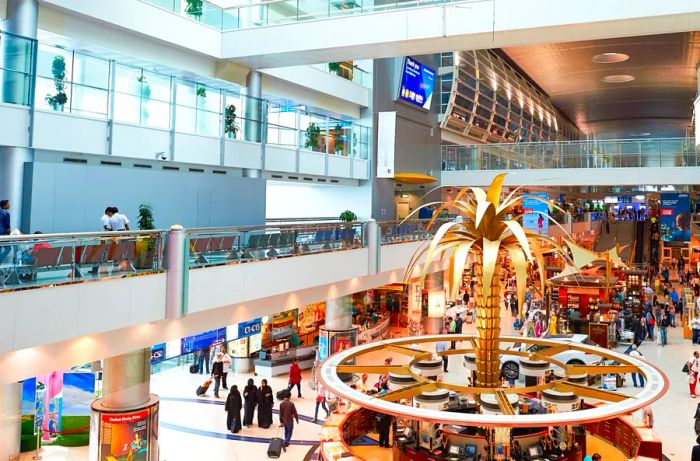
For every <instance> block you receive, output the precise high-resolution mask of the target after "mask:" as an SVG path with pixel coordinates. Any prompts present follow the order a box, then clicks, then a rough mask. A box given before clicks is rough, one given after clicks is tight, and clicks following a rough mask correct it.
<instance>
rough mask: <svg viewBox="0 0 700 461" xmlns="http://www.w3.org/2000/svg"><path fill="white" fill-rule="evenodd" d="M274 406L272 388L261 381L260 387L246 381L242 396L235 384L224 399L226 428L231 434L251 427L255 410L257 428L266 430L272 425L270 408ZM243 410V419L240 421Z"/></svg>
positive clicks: (253, 382) (251, 380) (250, 380)
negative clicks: (256, 411) (256, 412)
mask: <svg viewBox="0 0 700 461" xmlns="http://www.w3.org/2000/svg"><path fill="white" fill-rule="evenodd" d="M274 404H275V400H274V397H273V395H272V388H271V387H270V386H269V385H268V384H267V380H266V379H263V380H262V381H261V382H260V386H259V387H258V386H256V385H255V381H253V379H252V378H251V379H249V380H248V384H247V385H246V386H245V387H244V388H243V395H241V393H240V391H239V390H238V386H236V385H235V384H234V385H233V386H231V390H230V391H229V393H228V397H227V398H226V405H225V407H224V409H225V410H226V427H227V428H228V429H229V430H230V431H231V432H232V433H234V434H235V433H237V432H240V431H241V430H242V429H243V427H250V426H252V425H253V417H254V414H255V409H256V408H257V410H258V426H259V427H261V428H263V429H267V428H269V427H270V426H271V425H272V407H273V406H274ZM241 410H243V419H241Z"/></svg>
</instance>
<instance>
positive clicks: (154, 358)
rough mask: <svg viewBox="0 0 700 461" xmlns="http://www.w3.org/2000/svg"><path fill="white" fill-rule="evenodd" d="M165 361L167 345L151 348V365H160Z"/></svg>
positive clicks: (161, 344)
mask: <svg viewBox="0 0 700 461" xmlns="http://www.w3.org/2000/svg"><path fill="white" fill-rule="evenodd" d="M163 360H165V343H160V344H156V345H155V346H152V347H151V364H155V363H160V362H162V361H163Z"/></svg>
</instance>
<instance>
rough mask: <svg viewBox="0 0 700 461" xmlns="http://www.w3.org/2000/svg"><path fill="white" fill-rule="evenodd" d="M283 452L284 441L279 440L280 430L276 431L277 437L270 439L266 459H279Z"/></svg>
mask: <svg viewBox="0 0 700 461" xmlns="http://www.w3.org/2000/svg"><path fill="white" fill-rule="evenodd" d="M282 450H284V440H282V439H281V438H280V430H279V428H278V429H277V436H276V437H273V438H271V439H270V444H269V445H268V446H267V457H268V458H279V457H280V456H282Z"/></svg>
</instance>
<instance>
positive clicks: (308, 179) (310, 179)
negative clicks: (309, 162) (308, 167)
mask: <svg viewBox="0 0 700 461" xmlns="http://www.w3.org/2000/svg"><path fill="white" fill-rule="evenodd" d="M302 179H304V181H313V180H314V178H302Z"/></svg>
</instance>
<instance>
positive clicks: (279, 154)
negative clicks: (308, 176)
mask: <svg viewBox="0 0 700 461" xmlns="http://www.w3.org/2000/svg"><path fill="white" fill-rule="evenodd" d="M296 163H297V162H296V150H294V149H291V148H285V147H280V146H275V145H273V144H267V145H266V146H265V169H266V170H268V171H284V172H287V173H296Z"/></svg>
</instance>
